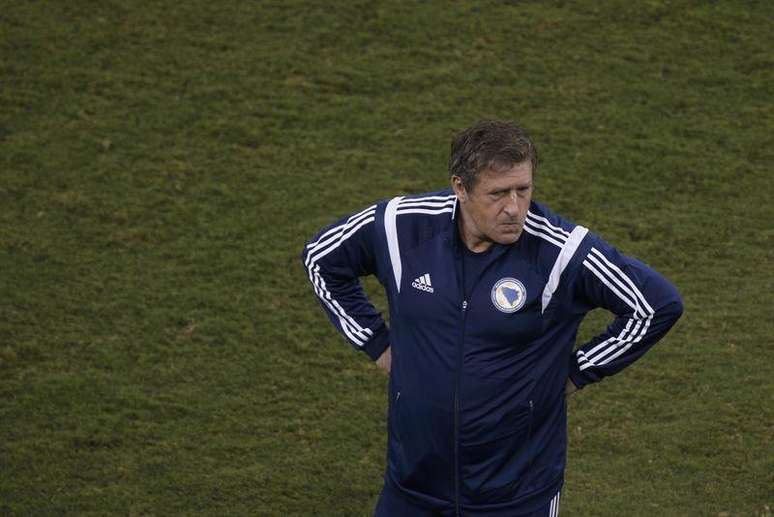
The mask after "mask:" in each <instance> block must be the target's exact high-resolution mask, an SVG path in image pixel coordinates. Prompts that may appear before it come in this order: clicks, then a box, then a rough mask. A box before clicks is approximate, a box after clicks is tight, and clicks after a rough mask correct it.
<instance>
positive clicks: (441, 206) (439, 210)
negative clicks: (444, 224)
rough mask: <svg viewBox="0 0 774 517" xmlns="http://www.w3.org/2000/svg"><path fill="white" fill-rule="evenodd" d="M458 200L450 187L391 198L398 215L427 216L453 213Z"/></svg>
mask: <svg viewBox="0 0 774 517" xmlns="http://www.w3.org/2000/svg"><path fill="white" fill-rule="evenodd" d="M456 202H457V196H455V195H454V193H453V192H452V191H451V190H450V189H446V190H439V191H436V192H426V193H424V194H412V195H407V196H398V197H395V198H393V199H391V200H390V203H392V204H393V206H394V207H395V211H396V213H397V214H398V215H425V216H427V215H430V216H432V215H439V214H451V213H452V212H453V211H454V207H455V204H456ZM449 217H451V215H449Z"/></svg>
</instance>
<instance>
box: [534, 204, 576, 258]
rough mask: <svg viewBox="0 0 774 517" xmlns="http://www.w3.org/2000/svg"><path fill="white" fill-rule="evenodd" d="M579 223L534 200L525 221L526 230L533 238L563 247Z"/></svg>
mask: <svg viewBox="0 0 774 517" xmlns="http://www.w3.org/2000/svg"><path fill="white" fill-rule="evenodd" d="M577 227H578V225H577V224H575V223H573V222H572V221H569V220H568V219H565V218H563V217H561V216H560V215H558V214H556V213H554V212H552V211H551V210H550V209H549V208H548V207H547V206H545V205H544V204H542V203H538V202H536V201H533V202H532V203H531V204H530V207H529V211H528V212H527V218H526V220H525V221H524V231H525V232H527V233H528V234H529V235H530V236H531V237H532V238H533V239H538V240H540V241H542V242H543V243H546V244H550V245H553V246H556V247H559V248H561V247H563V246H564V245H565V243H566V242H567V239H569V238H570V234H572V232H573V230H575V229H576V228H577Z"/></svg>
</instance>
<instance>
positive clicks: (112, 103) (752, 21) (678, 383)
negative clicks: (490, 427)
mask: <svg viewBox="0 0 774 517" xmlns="http://www.w3.org/2000/svg"><path fill="white" fill-rule="evenodd" d="M773 26H774V3H772V2H768V1H752V0H748V1H743V0H737V1H731V0H727V1H723V0H716V1H709V0H707V1H698V0H697V1H688V0H683V1H680V0H675V1H666V0H664V1H660V0H650V1H643V2H635V3H631V2H626V1H623V0H618V1H613V0H605V1H592V0H585V1H581V0H577V1H569V0H568V1H560V0H553V1H545V2H538V1H502V2H495V1H480V2H473V1H464V2H441V1H430V0H427V1H422V0H419V1H414V2H409V1H401V2H366V1H349V2H333V3H330V2H321V1H314V2H313V1H303V2H302V1H283V2H270V1H252V2H248V1H243V2H204V1H191V2H159V1H155V2H154V1H148V2H136V1H126V2H115V1H104V2H96V1H87V0H76V1H73V2H53V1H24V2H22V1H18V2H13V1H5V2H2V7H1V8H0V515H11V516H26V515H108V514H117V515H193V514H206V515H261V516H264V515H266V516H286V515H331V516H334V515H335V516H339V515H369V514H370V513H369V512H370V511H371V508H372V507H373V505H374V503H375V501H376V497H377V495H378V492H379V490H380V487H381V476H382V472H383V468H384V445H385V408H386V404H385V388H386V378H385V376H384V375H382V374H381V373H380V372H379V371H377V370H376V368H375V367H374V365H373V364H371V363H369V362H368V361H367V360H366V357H365V356H364V355H361V354H357V353H355V352H353V351H352V350H351V349H350V348H349V346H348V345H347V344H346V343H345V341H344V340H343V339H342V338H341V337H339V336H338V335H337V334H335V332H334V331H333V329H332V327H331V326H330V325H329V324H328V322H327V319H326V318H325V317H324V315H323V313H322V311H321V310H320V308H319V307H318V305H317V302H316V301H315V299H314V296H313V294H312V291H311V289H309V288H308V286H307V281H306V280H305V278H304V273H303V270H302V268H301V265H300V262H299V260H298V256H299V253H300V250H301V247H302V245H303V242H304V241H305V240H306V239H307V238H309V237H311V235H312V234H313V233H314V232H315V231H316V230H317V229H318V228H320V227H322V226H323V225H325V224H328V223H330V222H333V221H334V220H335V219H336V218H338V217H340V216H342V215H344V214H346V213H348V212H352V211H355V210H357V209H359V208H362V207H364V206H366V205H367V204H370V203H371V202H373V201H374V200H377V199H383V198H386V197H391V196H393V195H397V194H401V193H411V192H424V191H428V190H436V189H439V188H442V187H443V186H444V185H445V183H446V172H445V167H446V157H447V152H448V144H449V139H450V137H451V136H452V135H453V134H454V132H455V131H456V130H459V129H461V128H463V127H466V126H468V125H470V124H472V123H473V122H475V121H476V120H478V119H480V118H484V117H492V118H502V119H516V120H518V121H520V122H521V123H522V124H524V125H525V126H526V127H528V128H529V129H530V130H531V132H532V134H533V137H534V139H535V140H536V142H537V144H538V146H539V148H540V151H541V159H542V162H541V169H540V172H539V178H538V187H537V189H538V190H537V193H536V198H537V199H538V200H540V201H543V202H546V203H547V204H549V205H550V206H551V207H552V208H553V209H554V210H556V211H558V212H559V213H561V214H563V215H564V216H566V217H568V218H570V219H571V220H574V221H576V222H578V223H581V224H584V225H586V226H588V227H590V228H592V229H593V230H595V231H596V232H598V233H600V234H601V235H603V236H604V237H605V238H606V239H607V240H608V241H610V242H612V243H614V244H615V245H617V246H618V247H619V248H620V249H621V250H623V251H624V252H626V253H628V254H631V255H634V256H637V257H640V258H642V259H643V260H645V261H646V262H648V263H649V264H651V265H652V266H654V267H655V268H656V269H658V270H660V271H661V272H663V273H664V274H665V275H666V276H667V277H668V278H669V279H670V280H672V281H673V282H674V283H675V284H676V285H677V286H678V287H679V289H680V291H681V292H682V294H683V296H684V298H685V305H686V311H685V315H684V316H683V319H682V320H681V321H680V322H679V324H678V325H677V326H676V327H675V329H674V330H673V332H672V333H671V334H669V336H668V337H667V338H666V339H665V340H664V341H663V342H662V343H660V344H659V345H657V346H656V347H655V348H654V349H653V350H652V351H651V352H650V353H649V354H648V355H647V356H645V357H644V358H643V359H642V360H641V361H640V362H638V363H637V364H636V365H634V366H633V367H631V368H630V369H628V370H627V371H625V372H623V373H622V374H621V375H619V376H617V377H615V378H612V379H609V380H607V381H605V382H604V383H602V384H600V385H597V386H593V387H590V388H589V389H586V390H584V391H583V392H581V393H580V394H578V395H577V396H576V397H574V398H573V399H572V400H571V404H570V451H569V457H570V459H569V468H568V471H567V483H566V485H565V489H564V491H563V503H562V515H563V516H622V515H627V516H654V515H658V516H687V515H690V516H693V515H702V516H703V515H708V516H751V515H759V516H764V515H766V516H768V515H771V508H772V507H774V445H772V444H773V443H774V381H773V379H774V344H773V341H772V335H774V312H773V310H772V307H773V306H774V304H773V302H774V300H773V297H772V291H773V290H774V281H773V280H772V279H773V278H774V274H773V273H774V224H773V221H774V209H772V193H774V188H772V187H774V176H773V175H774V170H773V169H772V163H774V145H772V144H773V143H774V140H773V139H772V135H774V102H773V100H774V51H773V50H772V49H774V31H773V30H772V27H773ZM366 286H367V288H368V290H369V292H372V293H373V296H374V300H375V302H376V303H377V305H379V306H380V307H384V299H383V297H381V296H380V294H379V292H378V289H377V284H376V283H375V282H373V281H371V280H368V281H367V282H366ZM606 321H607V316H606V315H604V314H597V313H593V314H592V315H591V316H590V318H589V320H588V321H587V324H584V327H583V337H588V336H590V335H592V333H594V331H595V329H598V328H599V326H600V325H604V324H605V323H606Z"/></svg>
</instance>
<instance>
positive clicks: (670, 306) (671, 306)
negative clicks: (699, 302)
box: [664, 289, 685, 324]
mask: <svg viewBox="0 0 774 517" xmlns="http://www.w3.org/2000/svg"><path fill="white" fill-rule="evenodd" d="M684 309H685V306H684V305H683V298H682V296H680V293H678V292H677V289H673V293H672V297H671V300H670V301H669V303H667V304H666V306H665V307H664V311H665V312H666V313H667V314H668V316H669V318H670V319H671V320H672V324H674V323H676V322H677V320H679V319H680V317H681V316H682V315H683V311H684Z"/></svg>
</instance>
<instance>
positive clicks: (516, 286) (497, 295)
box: [492, 278, 527, 314]
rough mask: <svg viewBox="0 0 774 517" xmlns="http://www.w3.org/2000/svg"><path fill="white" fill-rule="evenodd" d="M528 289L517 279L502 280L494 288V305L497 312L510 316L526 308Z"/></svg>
mask: <svg viewBox="0 0 774 517" xmlns="http://www.w3.org/2000/svg"><path fill="white" fill-rule="evenodd" d="M525 301H527V289H526V288H525V287H524V284H522V283H521V282H519V281H518V280H516V279H515V278H501V279H500V280H498V281H497V283H496V284H495V285H494V287H492V303H493V304H494V306H495V307H497V310H499V311H501V312H505V313H507V314H510V313H512V312H516V311H518V310H519V309H521V308H522V307H523V306H524V302H525Z"/></svg>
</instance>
